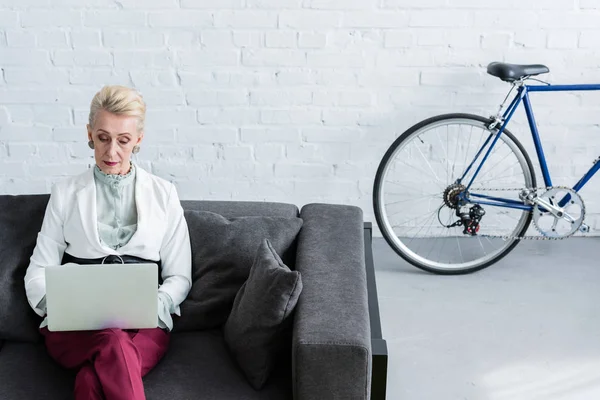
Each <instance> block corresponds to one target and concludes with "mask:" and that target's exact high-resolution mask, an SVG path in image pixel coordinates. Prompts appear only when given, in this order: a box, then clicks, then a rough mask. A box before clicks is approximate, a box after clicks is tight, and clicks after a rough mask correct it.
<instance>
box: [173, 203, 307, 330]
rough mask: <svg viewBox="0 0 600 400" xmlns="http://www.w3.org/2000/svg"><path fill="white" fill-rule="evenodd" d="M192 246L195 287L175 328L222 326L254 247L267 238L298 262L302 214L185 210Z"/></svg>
mask: <svg viewBox="0 0 600 400" xmlns="http://www.w3.org/2000/svg"><path fill="white" fill-rule="evenodd" d="M185 218H186V221H187V224H188V229H189V232H190V241H191V246H192V268H193V269H192V289H191V291H190V293H189V295H188V297H187V299H186V300H185V301H184V302H183V303H182V304H181V317H175V318H174V331H178V332H182V331H191V330H201V329H212V328H216V327H221V326H222V325H223V324H224V323H225V321H226V320H227V317H228V316H229V313H230V311H231V307H232V305H233V301H234V299H235V295H236V294H237V292H238V290H239V289H240V287H241V286H242V285H243V284H244V282H245V281H246V279H247V278H248V275H249V273H250V268H251V267H252V263H253V261H254V256H255V254H256V249H257V248H258V245H259V244H260V243H261V241H262V240H263V239H265V238H266V239H269V240H270V241H271V243H272V245H273V248H274V249H275V251H277V253H278V254H280V255H281V258H282V259H283V261H284V262H285V263H286V265H289V266H292V267H293V263H294V259H295V255H296V248H295V239H296V236H297V234H298V232H299V231H300V228H301V226H302V220H301V219H300V218H284V217H236V218H232V219H227V218H225V217H223V216H222V215H220V214H216V213H213V212H208V211H185Z"/></svg>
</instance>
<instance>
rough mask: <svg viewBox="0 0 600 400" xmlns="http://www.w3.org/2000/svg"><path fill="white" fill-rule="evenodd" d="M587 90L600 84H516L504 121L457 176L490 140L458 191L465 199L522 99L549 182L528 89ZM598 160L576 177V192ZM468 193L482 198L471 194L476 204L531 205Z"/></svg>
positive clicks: (547, 180)
mask: <svg viewBox="0 0 600 400" xmlns="http://www.w3.org/2000/svg"><path fill="white" fill-rule="evenodd" d="M588 90H600V84H579V85H545V86H542V85H524V84H522V82H521V83H520V86H519V87H518V90H517V95H516V96H515V98H514V99H513V100H512V102H511V103H510V105H509V106H508V108H507V109H506V111H505V112H504V114H503V115H502V119H501V121H503V122H502V125H501V126H500V129H498V132H497V133H496V134H490V136H489V137H488V138H487V139H486V141H485V143H484V144H483V145H482V146H481V149H479V152H478V153H477V154H476V155H475V158H474V159H473V161H472V162H471V164H470V165H469V167H468V168H467V169H466V170H465V172H464V174H463V176H462V177H461V178H460V181H459V182H462V181H463V179H464V178H465V176H466V175H467V173H468V172H469V171H470V170H471V168H472V167H473V166H474V165H475V164H476V162H477V160H478V159H479V157H480V156H481V154H482V153H483V152H484V150H485V148H486V147H487V146H488V144H489V148H488V149H487V152H486V153H485V155H484V156H483V159H482V160H481V162H480V163H479V165H478V167H477V170H476V171H475V173H474V174H473V177H472V178H471V181H470V182H469V184H468V185H467V187H466V189H465V191H464V192H463V193H462V194H461V198H463V199H464V197H463V196H464V193H467V192H468V190H469V188H470V187H471V185H472V184H473V181H474V180H475V178H476V177H477V175H478V174H479V171H480V170H481V168H482V166H483V164H484V163H485V161H486V160H487V158H488V157H489V155H490V154H491V152H492V150H493V148H494V145H495V144H496V142H497V141H498V139H499V138H500V136H501V135H502V133H503V132H504V130H505V129H506V126H507V125H508V122H509V121H510V119H511V118H512V116H513V114H514V112H515V110H516V109H517V108H518V106H519V105H520V104H521V102H523V107H525V113H526V115H527V121H528V122H529V129H530V130H531V135H532V137H533V142H534V145H535V150H536V153H537V158H538V161H539V164H540V167H541V171H542V176H543V178H544V184H545V186H546V187H549V186H552V178H551V177H550V171H549V170H548V164H547V163H546V156H545V155H544V150H543V147H542V142H541V140H540V135H539V132H538V129H537V125H536V122H535V117H534V115H533V109H532V108H531V102H530V101H529V93H530V92H563V91H588ZM492 138H493V139H492ZM490 140H491V141H492V143H491V144H490ZM598 161H599V160H596V162H594V164H593V165H592V167H591V168H590V169H589V171H587V172H586V173H585V174H584V175H583V176H582V177H581V179H579V181H578V182H577V183H576V184H575V185H574V186H573V188H572V189H573V190H574V191H576V192H578V191H579V190H580V189H581V188H583V187H584V186H585V184H586V183H587V182H588V181H589V180H590V179H591V178H592V177H593V176H594V174H596V172H598V170H599V169H600V162H598ZM469 196H470V197H474V198H477V199H483V200H475V199H473V198H470V199H469V202H470V203H475V204H482V205H491V206H498V207H508V208H516V209H521V210H531V209H532V208H533V206H532V205H528V204H523V202H520V201H517V200H511V199H505V198H501V197H494V196H487V195H483V194H477V193H469ZM569 200H570V196H569V195H567V196H565V197H564V198H563V199H562V200H561V201H560V202H559V206H560V207H563V206H564V205H565V204H566V203H567V202H568V201H569Z"/></svg>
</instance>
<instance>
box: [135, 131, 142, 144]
mask: <svg viewBox="0 0 600 400" xmlns="http://www.w3.org/2000/svg"><path fill="white" fill-rule="evenodd" d="M143 138H144V132H140V134H139V135H138V139H137V142H136V143H135V144H140V143H142V139H143Z"/></svg>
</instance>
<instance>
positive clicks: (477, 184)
mask: <svg viewBox="0 0 600 400" xmlns="http://www.w3.org/2000/svg"><path fill="white" fill-rule="evenodd" d="M489 123H490V120H489V119H486V118H483V117H480V116H477V115H471V114H446V115H439V116H436V117H432V118H429V119H427V120H425V121H422V122H420V123H418V124H416V125H414V126H413V127H411V128H410V129H408V130H407V131H406V132H404V133H403V134H402V135H400V136H399V137H398V138H397V139H396V140H395V141H394V143H393V144H392V145H391V146H390V148H389V149H388V150H387V152H386V153H385V155H384V157H383V159H382V161H381V163H380V165H379V168H378V170H377V174H376V176H375V183H374V188H373V204H374V210H375V218H376V220H377V224H378V226H379V228H380V229H381V232H382V234H383V237H384V238H385V240H386V241H387V243H388V244H389V245H390V246H391V247H392V248H393V249H394V251H395V252H396V253H398V254H399V255H400V256H401V257H402V258H404V259H405V260H406V261H408V262H410V263H411V264H412V265H414V266H416V267H418V268H421V269H423V270H425V271H429V272H433V273H437V274H446V275H456V274H466V273H470V272H474V271H477V270H480V269H483V268H485V267H487V266H490V265H492V264H493V263H495V262H496V261H498V260H500V259H501V258H502V257H504V256H505V255H506V254H508V253H509V252H510V251H511V250H512V249H513V248H514V247H515V246H516V245H517V244H518V242H519V240H518V239H515V238H516V237H520V236H522V235H524V234H525V232H526V231H527V228H528V226H529V223H530V221H531V211H530V210H522V209H512V208H505V207H499V206H492V205H481V207H482V208H483V209H484V211H485V215H484V216H483V217H482V219H481V221H480V222H479V224H478V226H477V229H478V231H477V233H476V234H475V235H470V234H466V233H464V226H456V225H455V226H452V224H453V223H456V221H457V220H458V219H459V218H458V217H457V216H456V211H457V209H459V210H462V211H463V212H464V211H465V209H464V208H463V207H465V206H466V210H468V209H469V208H471V207H473V206H474V204H472V203H471V204H466V205H463V207H461V206H457V205H456V204H454V203H453V202H452V201H449V200H448V199H449V198H455V197H453V195H452V194H453V193H454V194H456V193H458V192H460V190H458V189H457V183H456V182H457V180H458V179H459V178H461V177H462V176H463V174H464V172H465V171H466V170H467V168H468V166H469V165H470V164H471V163H472V161H473V160H474V158H475V155H476V154H477V153H478V151H479V150H480V149H481V147H482V146H483V145H484V143H486V140H487V139H488V138H489V137H490V135H494V134H495V133H497V130H494V131H490V130H489V129H488V128H487V127H488V125H489ZM489 142H491V140H490V141H489ZM486 150H487V147H486ZM483 154H485V151H484V152H483V153H482V155H481V156H480V158H479V159H478V161H477V162H476V163H475V164H474V166H473V167H472V168H471V169H470V170H469V172H468V174H467V175H466V176H465V177H464V179H463V180H462V182H461V183H460V184H462V185H464V186H466V185H467V184H468V183H469V182H470V181H471V178H472V176H473V174H474V172H475V170H476V169H477V166H478V165H479V162H480V160H481V158H482V157H483ZM535 186H536V180H535V172H534V169H533V165H532V163H531V160H530V158H529V156H528V155H527V153H526V151H525V149H524V148H523V146H522V145H521V143H520V142H519V141H518V140H517V139H516V138H515V137H514V135H512V134H511V133H510V132H509V131H508V130H504V131H503V133H502V135H501V136H500V138H499V140H498V141H497V142H496V144H495V146H494V148H493V150H492V152H491V153H490V156H489V158H488V159H487V160H486V161H485V163H484V165H483V166H482V168H481V171H480V172H479V174H478V175H477V177H476V179H475V180H474V181H473V184H472V186H471V188H470V190H469V193H470V194H474V193H477V194H481V195H488V196H496V197H501V198H506V199H511V200H515V201H518V202H520V200H519V198H518V194H519V191H517V190H508V189H516V188H533V187H535ZM469 198H472V197H471V196H469ZM500 236H502V237H509V239H503V238H499V237H500Z"/></svg>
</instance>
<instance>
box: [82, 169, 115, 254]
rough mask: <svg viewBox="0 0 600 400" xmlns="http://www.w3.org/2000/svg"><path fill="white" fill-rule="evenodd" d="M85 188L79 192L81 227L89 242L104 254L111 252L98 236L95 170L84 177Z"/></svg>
mask: <svg viewBox="0 0 600 400" xmlns="http://www.w3.org/2000/svg"><path fill="white" fill-rule="evenodd" d="M84 178H85V179H84V180H83V182H82V184H83V187H82V188H81V189H80V190H79V191H78V192H77V204H78V206H79V217H80V218H81V226H82V227H83V231H84V232H85V235H86V236H87V238H88V242H89V243H90V244H91V245H92V246H94V247H95V248H96V249H98V250H101V251H102V252H105V253H106V252H107V251H110V249H109V248H106V247H104V246H103V245H102V244H101V243H100V236H99V235H98V212H97V209H96V184H95V183H94V169H93V168H90V170H89V171H88V173H87V174H86V175H85V177H84Z"/></svg>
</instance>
